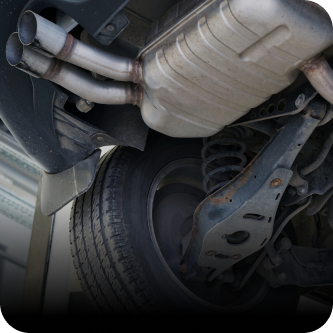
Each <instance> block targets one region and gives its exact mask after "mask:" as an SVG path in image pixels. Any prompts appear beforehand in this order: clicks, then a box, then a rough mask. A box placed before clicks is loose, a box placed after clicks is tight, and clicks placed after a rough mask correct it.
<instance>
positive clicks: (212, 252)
mask: <svg viewBox="0 0 333 333" xmlns="http://www.w3.org/2000/svg"><path fill="white" fill-rule="evenodd" d="M205 254H206V256H213V255H214V254H216V251H207V252H206V253H205Z"/></svg>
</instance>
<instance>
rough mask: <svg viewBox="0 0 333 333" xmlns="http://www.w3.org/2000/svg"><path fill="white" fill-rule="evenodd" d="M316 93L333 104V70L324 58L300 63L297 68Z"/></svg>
mask: <svg viewBox="0 0 333 333" xmlns="http://www.w3.org/2000/svg"><path fill="white" fill-rule="evenodd" d="M299 69H300V70H301V71H303V72H304V74H305V76H306V77H307V78H308V79H309V81H310V82H311V84H312V86H313V87H314V88H315V89H316V90H317V91H318V93H319V94H320V95H321V96H322V97H324V98H325V99H326V100H327V101H329V102H330V103H331V104H332V103H333V93H332V92H333V70H332V68H331V66H330V65H329V64H328V62H327V60H326V59H325V57H324V56H320V57H317V58H314V59H311V60H309V61H306V62H304V63H302V65H301V66H300V67H299Z"/></svg>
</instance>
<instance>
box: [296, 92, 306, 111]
mask: <svg viewBox="0 0 333 333" xmlns="http://www.w3.org/2000/svg"><path fill="white" fill-rule="evenodd" d="M304 102H305V95H304V94H300V95H299V96H298V97H297V99H296V101H295V106H296V107H297V109H299V108H300V107H301V106H302V105H303V104H304Z"/></svg>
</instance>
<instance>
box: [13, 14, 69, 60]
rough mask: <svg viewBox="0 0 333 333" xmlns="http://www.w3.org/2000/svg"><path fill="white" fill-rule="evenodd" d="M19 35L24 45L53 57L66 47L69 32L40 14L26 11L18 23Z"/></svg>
mask: <svg viewBox="0 0 333 333" xmlns="http://www.w3.org/2000/svg"><path fill="white" fill-rule="evenodd" d="M18 35H19V38H20V41H21V42H22V44H23V45H26V46H30V47H31V48H33V49H35V50H36V51H38V52H40V53H42V54H43V55H45V56H47V57H50V58H53V57H54V56H57V55H58V54H59V53H60V52H61V50H62V49H63V48H64V46H65V43H66V39H67V32H66V30H64V29H63V28H61V27H60V26H58V25H57V24H55V23H52V22H50V21H49V20H46V19H45V18H43V17H41V16H40V15H38V14H36V13H34V12H32V11H31V10H28V11H26V12H25V13H24V14H23V15H22V17H21V19H20V21H19V23H18Z"/></svg>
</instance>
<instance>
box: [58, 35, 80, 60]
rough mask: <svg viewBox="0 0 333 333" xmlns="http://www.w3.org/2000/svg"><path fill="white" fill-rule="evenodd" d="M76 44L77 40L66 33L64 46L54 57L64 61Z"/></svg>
mask: <svg viewBox="0 0 333 333" xmlns="http://www.w3.org/2000/svg"><path fill="white" fill-rule="evenodd" d="M76 44H77V40H76V39H75V38H74V37H73V36H72V35H71V34H68V35H67V38H66V43H65V46H64V48H63V49H62V50H61V52H60V53H59V54H57V55H56V57H57V58H58V59H61V60H64V61H66V59H67V58H68V57H70V55H71V53H72V52H74V50H75V46H76Z"/></svg>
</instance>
